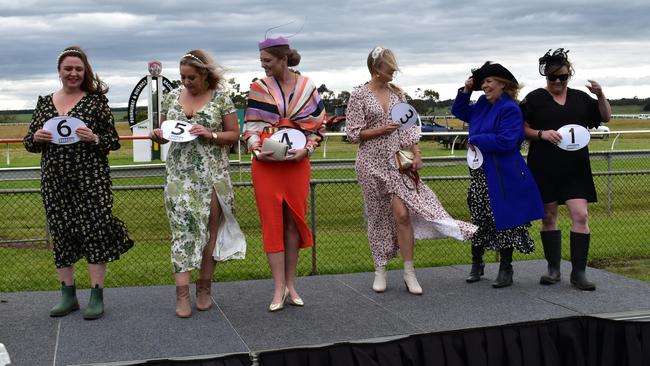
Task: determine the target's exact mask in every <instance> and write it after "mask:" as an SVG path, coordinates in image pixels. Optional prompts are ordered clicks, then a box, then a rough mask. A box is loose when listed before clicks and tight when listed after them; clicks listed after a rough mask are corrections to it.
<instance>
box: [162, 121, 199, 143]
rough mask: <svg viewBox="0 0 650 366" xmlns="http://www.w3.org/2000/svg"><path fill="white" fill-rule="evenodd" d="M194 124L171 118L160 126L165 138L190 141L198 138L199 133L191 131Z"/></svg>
mask: <svg viewBox="0 0 650 366" xmlns="http://www.w3.org/2000/svg"><path fill="white" fill-rule="evenodd" d="M190 128H192V124H191V123H190V122H186V121H179V120H175V119H169V120H167V121H165V122H163V124H162V125H161V126H160V129H161V130H162V133H163V137H164V138H165V140H169V141H174V142H188V141H192V140H194V139H196V138H197V137H199V135H193V134H191V133H190Z"/></svg>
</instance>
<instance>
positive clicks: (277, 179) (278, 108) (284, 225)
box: [243, 37, 325, 311]
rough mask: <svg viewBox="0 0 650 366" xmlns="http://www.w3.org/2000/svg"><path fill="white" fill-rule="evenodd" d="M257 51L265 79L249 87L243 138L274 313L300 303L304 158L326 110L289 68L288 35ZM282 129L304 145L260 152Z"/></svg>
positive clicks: (306, 235) (307, 241) (292, 60)
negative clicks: (279, 154)
mask: <svg viewBox="0 0 650 366" xmlns="http://www.w3.org/2000/svg"><path fill="white" fill-rule="evenodd" d="M259 50H260V62H261V64H262V68H263V69H264V72H265V73H266V77H265V78H262V79H259V80H257V81H255V82H254V83H253V84H252V85H251V88H250V92H249V95H248V107H247V109H246V116H245V120H246V124H245V127H244V135H243V139H244V140H245V141H246V142H247V144H248V148H249V150H250V151H253V152H254V154H255V159H253V163H252V177H253V186H254V189H255V200H256V201H257V209H258V212H259V215H260V220H261V222H262V241H263V242H264V251H265V252H266V253H267V258H268V261H269V265H270V267H271V273H272V275H273V284H274V287H275V292H274V295H273V300H272V302H271V305H269V311H277V310H281V309H282V308H283V307H284V304H285V303H287V304H291V305H296V306H303V305H304V302H303V301H302V299H301V298H300V296H299V295H298V293H297V292H296V289H295V286H294V279H295V275H296V265H297V262H298V251H299V249H300V248H308V247H311V246H312V243H313V240H312V235H311V231H310V230H309V227H308V226H307V222H306V221H305V214H306V212H307V194H308V192H309V180H310V170H311V168H310V163H309V156H310V155H311V154H312V153H313V152H314V149H315V148H316V146H318V142H319V141H320V140H321V139H322V137H323V131H324V128H323V120H324V115H325V108H324V106H323V102H322V101H321V99H320V96H319V95H318V90H317V89H316V86H315V84H314V83H313V82H312V81H311V80H310V79H308V78H307V77H305V76H302V75H299V74H297V73H295V72H293V71H292V70H290V69H289V67H292V66H296V65H298V63H299V62H300V55H299V54H298V52H297V51H296V50H295V49H291V48H290V47H289V41H288V40H287V38H284V37H278V38H268V39H265V40H264V41H261V42H260V43H259ZM285 129H286V130H287V131H286V132H287V133H289V132H291V131H290V129H294V130H297V131H300V133H302V134H304V135H305V138H306V144H305V145H304V146H290V150H289V151H288V152H289V154H288V155H286V157H284V158H274V157H273V156H272V154H273V153H272V152H270V151H268V152H262V142H263V140H264V139H266V138H268V137H270V136H271V134H273V133H275V132H278V131H281V130H285ZM284 141H286V140H284Z"/></svg>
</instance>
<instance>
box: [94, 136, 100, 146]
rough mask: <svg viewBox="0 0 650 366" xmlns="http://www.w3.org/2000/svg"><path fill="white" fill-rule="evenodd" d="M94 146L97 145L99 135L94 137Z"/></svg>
mask: <svg viewBox="0 0 650 366" xmlns="http://www.w3.org/2000/svg"><path fill="white" fill-rule="evenodd" d="M95 145H99V135H95Z"/></svg>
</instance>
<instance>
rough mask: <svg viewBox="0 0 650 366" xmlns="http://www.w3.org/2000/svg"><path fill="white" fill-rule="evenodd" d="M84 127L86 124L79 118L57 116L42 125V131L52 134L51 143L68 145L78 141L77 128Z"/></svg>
mask: <svg viewBox="0 0 650 366" xmlns="http://www.w3.org/2000/svg"><path fill="white" fill-rule="evenodd" d="M79 127H86V124H85V123H84V122H83V121H82V120H80V119H79V118H75V117H69V116H59V117H54V118H50V119H49V120H47V122H45V124H44V125H43V129H44V130H47V131H50V132H51V133H52V143H53V144H57V145H69V144H74V143H75V142H78V141H79V136H77V133H76V131H77V128H79Z"/></svg>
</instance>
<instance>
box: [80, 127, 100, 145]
mask: <svg viewBox="0 0 650 366" xmlns="http://www.w3.org/2000/svg"><path fill="white" fill-rule="evenodd" d="M75 133H76V134H77V136H79V140H81V141H85V142H94V143H98V142H99V136H97V135H95V133H94V132H93V130H91V129H90V128H88V127H79V128H77V129H76V130H75Z"/></svg>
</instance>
